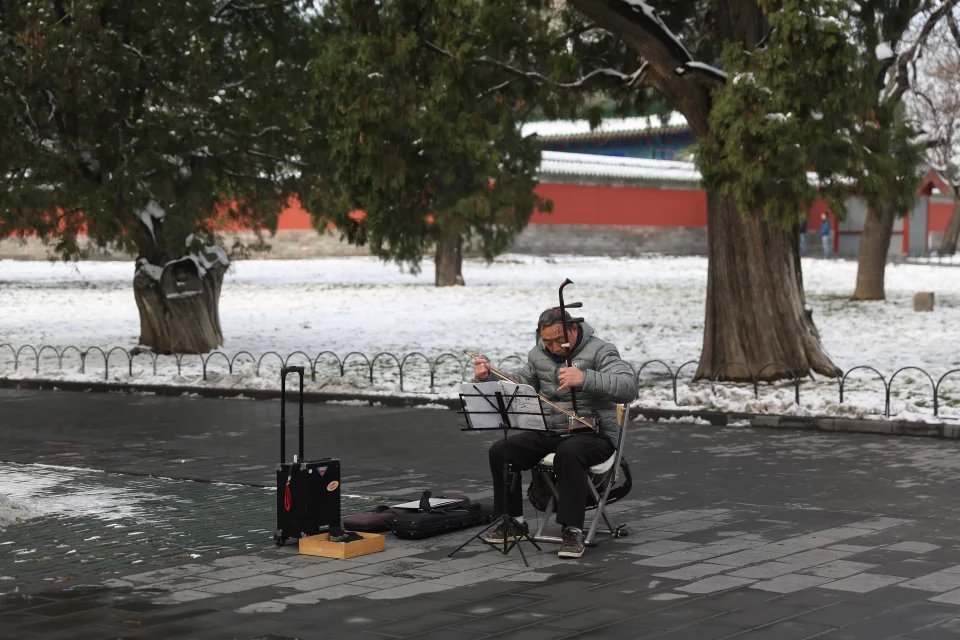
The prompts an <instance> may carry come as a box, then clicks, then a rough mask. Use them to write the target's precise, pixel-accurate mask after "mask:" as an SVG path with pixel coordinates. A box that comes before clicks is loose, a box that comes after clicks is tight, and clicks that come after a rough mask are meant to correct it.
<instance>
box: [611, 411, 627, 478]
mask: <svg viewBox="0 0 960 640" xmlns="http://www.w3.org/2000/svg"><path fill="white" fill-rule="evenodd" d="M628 413H629V412H628V411H627V405H625V404H623V403H620V404H618V405H617V426H618V427H620V433H619V434H618V435H617V457H616V458H614V460H613V475H612V476H611V477H610V481H609V483H610V484H611V485H613V484H615V483H616V482H617V480H618V479H619V478H620V461H621V460H622V459H623V447H624V445H625V444H626V442H627V414H628Z"/></svg>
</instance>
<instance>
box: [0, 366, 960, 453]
mask: <svg viewBox="0 0 960 640" xmlns="http://www.w3.org/2000/svg"><path fill="white" fill-rule="evenodd" d="M0 388H6V389H39V390H62V391H96V392H99V393H153V394H156V395H161V396H182V395H185V394H186V395H196V396H199V397H204V398H239V397H243V398H249V399H253V400H275V399H279V398H280V391H279V389H232V388H221V387H190V386H172V385H151V384H128V383H115V382H76V381H68V380H43V379H22V380H21V379H11V378H0ZM303 399H304V402H345V401H351V402H367V403H368V404H370V405H371V406H375V405H378V404H379V405H382V406H386V407H418V406H424V405H443V406H445V407H448V408H450V409H459V408H460V401H459V400H456V399H453V398H431V397H425V396H416V395H409V396H389V395H383V396H379V395H364V394H360V393H356V394H351V393H323V392H317V391H307V392H304V394H303ZM637 416H642V417H644V418H646V419H647V420H650V421H653V422H658V421H660V420H671V419H677V418H698V419H701V420H706V421H707V422H709V423H710V424H711V425H713V426H717V427H725V426H728V425H732V424H734V423H742V422H746V423H747V424H748V425H749V426H751V427H763V428H773V429H803V430H812V431H834V432H840V433H874V434H883V435H898V436H914V437H927V438H960V425H956V424H947V423H944V422H911V421H908V420H865V419H860V418H839V417H835V416H792V415H770V414H761V413H741V412H724V411H714V410H709V409H651V408H644V407H631V409H630V417H637Z"/></svg>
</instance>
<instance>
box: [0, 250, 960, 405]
mask: <svg viewBox="0 0 960 640" xmlns="http://www.w3.org/2000/svg"><path fill="white" fill-rule="evenodd" d="M803 270H804V274H803V276H804V282H805V286H806V291H807V298H808V304H809V305H810V306H811V307H812V309H813V316H814V319H815V321H816V323H817V326H818V328H819V330H820V332H821V334H822V337H823V342H824V345H825V346H826V349H827V350H828V351H829V353H830V354H831V355H832V356H833V358H834V361H835V362H836V363H837V364H838V365H839V366H840V367H842V368H843V369H845V370H848V369H850V368H852V367H854V366H857V365H870V366H872V367H875V368H876V369H878V370H879V371H881V372H882V373H883V374H884V375H885V376H886V377H887V378H888V379H889V377H890V375H891V374H892V373H893V372H894V371H896V370H897V369H899V368H901V367H905V366H918V367H922V368H924V369H926V370H927V371H928V372H929V373H930V375H931V376H933V381H934V382H936V381H937V380H938V379H939V378H940V376H942V375H943V374H944V373H946V372H947V371H949V370H951V369H954V368H958V367H960V353H958V351H960V344H958V343H960V340H958V338H960V328H958V327H960V323H958V320H960V312H958V307H960V277H958V276H960V270H957V269H954V268H950V267H941V266H935V265H918V264H899V265H890V266H888V268H887V295H888V299H887V301H885V302H877V303H852V302H850V301H849V300H848V299H847V298H848V296H849V294H850V292H851V291H852V288H853V283H854V279H855V275H856V264H855V263H853V262H848V261H840V260H836V261H823V260H814V259H804V261H803ZM706 273H707V262H706V259H704V258H699V257H661V256H657V257H648V258H623V259H617V258H582V257H572V256H555V257H552V258H537V257H530V256H520V255H506V256H502V257H501V258H499V259H498V260H496V261H495V262H494V263H493V264H490V265H487V264H485V263H483V262H479V261H468V262H467V263H466V264H465V265H464V277H465V279H466V282H467V286H466V287H455V288H443V289H437V288H435V287H434V286H433V284H432V283H433V265H432V263H430V262H429V261H427V262H425V263H424V264H423V272H422V273H420V274H419V275H413V274H410V273H404V272H401V271H400V270H399V269H398V268H397V267H396V266H394V265H390V264H383V263H381V262H379V261H377V260H376V259H373V258H330V259H321V260H300V261H279V260H276V261H270V260H256V261H238V262H235V263H234V264H233V266H232V267H231V269H230V271H229V272H228V274H227V276H226V279H225V282H224V286H223V292H222V296H221V304H220V317H221V321H222V325H223V331H224V335H225V338H226V344H225V345H224V346H223V348H222V351H223V352H224V353H226V354H227V355H228V356H233V355H234V354H237V353H239V352H241V351H247V352H250V353H252V354H254V356H256V357H257V358H259V357H260V355H261V354H264V353H267V352H270V351H274V352H278V353H280V354H283V356H286V355H287V354H290V353H293V352H295V351H303V352H305V353H306V354H309V357H310V359H314V358H317V355H318V354H320V353H321V352H323V351H332V352H335V353H336V354H338V356H339V358H340V359H343V357H344V356H346V355H347V354H348V353H350V352H360V353H361V354H364V355H365V356H366V357H367V358H369V359H372V358H373V356H374V355H376V354H378V353H381V352H389V353H392V354H395V355H396V356H397V357H398V358H401V359H402V358H403V357H404V355H405V354H409V353H413V352H420V353H423V354H426V355H427V356H428V357H429V358H431V359H435V358H437V357H438V356H440V355H441V354H444V353H451V354H455V355H456V356H457V357H458V358H460V359H461V360H460V361H461V362H463V356H462V353H463V351H464V350H470V351H482V352H483V353H485V354H488V355H489V356H490V357H491V359H492V360H493V361H494V362H497V361H499V360H501V359H503V358H507V357H508V356H511V355H514V354H525V353H526V352H527V350H528V349H529V348H530V346H531V345H532V344H533V335H534V328H535V323H536V318H537V315H538V314H539V312H540V311H541V310H542V309H544V308H546V307H549V306H554V305H556V304H557V289H558V287H559V285H560V283H561V282H562V281H563V279H564V278H570V279H571V280H573V281H574V284H573V285H571V286H569V287H567V289H566V290H565V296H566V299H567V301H568V302H572V301H582V302H583V305H584V306H583V309H582V314H583V316H584V317H585V318H586V319H587V321H588V322H590V323H591V324H593V325H594V327H595V328H596V330H597V333H598V335H600V336H601V337H603V338H606V339H608V340H610V341H612V342H613V343H615V344H617V345H618V346H619V347H620V350H621V353H622V355H623V356H624V358H625V359H626V360H627V361H629V362H630V363H631V364H633V365H634V366H635V367H639V365H641V364H642V363H644V362H646V361H649V360H654V359H657V360H663V361H664V362H666V363H668V364H669V365H670V367H671V368H672V369H673V370H674V371H675V370H676V368H677V367H678V366H679V365H681V364H682V363H684V362H687V361H689V360H695V359H697V357H698V355H699V352H700V346H701V340H702V330H703V319H704V311H703V307H704V295H705V283H706ZM132 277H133V264H132V262H131V263H125V262H82V263H78V264H63V263H47V262H16V261H9V260H6V261H0V344H3V343H9V344H11V345H13V347H14V349H18V348H20V347H21V346H22V345H25V344H30V345H34V346H35V347H36V348H39V347H40V345H52V346H54V347H56V348H58V349H59V350H61V352H62V350H63V349H64V348H65V347H67V346H68V345H75V346H77V347H80V348H85V347H91V346H97V347H100V348H101V349H103V350H104V351H108V350H109V349H110V348H113V347H116V346H120V347H124V348H126V349H130V348H132V347H134V346H136V344H137V336H138V333H139V319H138V315H137V308H136V305H135V303H134V299H133V293H132V289H131V280H132ZM917 291H933V292H935V294H936V309H935V311H934V312H932V313H916V312H914V311H913V306H912V297H913V294H914V293H915V292H917ZM290 362H291V364H294V363H297V364H302V363H305V362H306V358H303V357H302V356H294V357H293V358H292V359H291V360H290ZM419 362H421V360H420V359H419V358H418V357H412V358H410V360H408V362H407V364H406V366H405V368H404V378H405V380H404V389H405V390H406V391H408V392H412V391H419V392H424V391H428V389H429V373H428V372H427V369H426V367H425V366H422V365H419V364H418V363H419ZM511 362H516V360H512V361H508V362H506V363H505V365H504V366H505V368H510V367H511V366H512V365H511ZM181 365H182V372H181V374H180V375H178V374H177V366H176V362H175V361H174V359H173V358H172V357H161V358H159V361H158V365H157V367H158V368H157V375H154V374H153V365H152V362H151V360H150V359H149V357H148V356H138V357H137V358H135V359H134V362H133V376H132V381H135V382H141V383H149V384H184V385H201V384H208V385H211V386H217V387H234V388H275V387H277V386H278V380H277V370H278V359H276V358H275V357H273V356H268V357H266V358H264V359H263V361H262V363H261V368H260V375H259V376H257V375H255V368H256V367H255V363H253V362H251V361H250V360H249V358H247V357H246V356H241V357H240V358H238V360H237V362H236V364H235V371H234V373H233V374H228V373H227V367H226V364H225V359H224V358H220V357H215V358H213V359H211V360H210V362H209V376H208V378H209V379H208V381H207V382H206V383H205V382H204V381H203V380H202V375H201V365H200V361H199V359H198V358H197V357H195V356H187V357H185V358H184V359H183V361H182V363H181ZM35 368H36V366H35V359H34V357H33V353H32V351H30V350H29V349H26V350H23V351H21V353H20V363H19V367H18V369H17V371H14V370H13V355H12V350H11V349H10V348H7V347H0V376H6V377H10V378H29V377H40V378H46V379H65V380H66V379H69V380H103V379H104V367H103V362H102V358H100V357H99V356H97V355H95V354H91V355H90V356H88V359H87V364H86V372H85V373H80V372H79V368H80V359H79V356H78V354H77V352H76V351H72V350H71V351H69V352H67V353H66V354H64V356H63V366H62V370H61V369H59V368H58V364H57V357H56V355H55V354H54V353H53V352H52V350H46V351H45V352H44V354H43V356H42V357H41V361H40V363H39V369H40V371H39V374H37V373H35ZM317 369H318V379H317V381H316V382H315V383H311V384H310V385H309V388H311V389H315V390H319V389H323V390H325V391H338V392H342V391H350V390H356V391H361V392H363V393H393V392H396V391H397V386H398V380H397V375H396V372H397V367H396V364H394V362H393V360H392V359H390V358H389V357H381V358H380V359H379V360H377V366H376V367H375V375H374V382H373V383H371V382H370V381H369V380H367V379H366V377H367V376H366V372H365V365H364V364H363V359H362V358H360V357H359V356H352V357H351V359H350V361H349V362H348V364H347V366H346V367H345V369H346V375H345V376H343V377H341V376H340V372H339V369H338V368H337V367H336V363H335V361H334V360H333V358H331V357H329V356H323V357H321V358H320V359H319V360H318V362H317ZM693 369H694V367H693V366H692V365H691V366H688V367H685V368H684V369H683V371H682V373H681V375H680V376H679V383H680V384H679V388H678V400H679V403H680V404H681V405H683V406H684V407H689V406H703V407H718V408H726V409H739V410H746V411H758V412H776V413H781V412H789V413H795V414H833V415H851V416H857V415H865V414H872V415H876V414H882V412H883V407H884V393H883V390H884V387H883V383H882V382H881V381H880V380H879V379H876V378H871V375H873V374H872V373H871V372H869V371H859V372H856V373H854V374H852V376H851V380H849V381H848V384H849V385H850V386H849V388H848V391H847V392H846V393H845V402H844V404H842V405H840V404H839V402H838V385H837V383H836V381H820V382H811V381H809V379H808V380H806V381H804V382H803V383H802V385H801V403H800V406H796V405H795V404H794V403H793V388H792V386H789V385H782V386H781V385H773V386H769V387H768V386H766V385H761V387H760V400H759V401H757V400H754V398H753V395H754V394H753V389H752V388H750V386H749V385H738V386H729V387H727V386H723V385H718V386H717V388H716V389H715V390H712V389H711V386H710V384H709V383H702V382H701V383H694V384H689V380H690V376H691V375H692V373H693ZM459 371H460V363H456V362H454V360H453V358H452V357H447V358H446V359H445V360H444V364H442V365H440V366H438V368H437V371H436V393H437V394H438V395H442V396H448V397H449V396H453V395H454V393H455V391H454V382H455V381H456V380H457V379H459ZM661 372H662V368H657V367H650V368H648V369H646V370H645V371H644V372H643V375H642V376H641V396H640V400H639V402H640V403H641V404H644V405H647V406H658V407H664V408H673V407H675V405H674V403H673V394H672V391H671V384H670V379H669V378H668V377H665V376H663V375H662V374H661ZM109 373H110V376H109V377H110V379H111V380H117V381H129V380H130V379H131V378H130V376H129V375H128V373H127V361H126V358H125V357H124V356H123V355H122V354H120V353H115V354H114V355H113V356H112V357H111V359H110V371H109ZM941 398H942V400H941V410H940V415H941V418H945V419H948V420H951V421H954V420H960V373H958V374H954V375H952V376H950V377H949V378H947V380H946V381H944V383H943V385H942V387H941ZM892 403H893V404H892V410H891V412H892V414H894V415H896V416H897V417H901V418H910V419H933V396H932V390H931V388H930V382H929V381H928V380H927V379H926V377H925V376H923V375H922V374H919V373H918V372H915V371H905V372H903V373H901V374H900V375H899V376H898V377H897V378H896V380H895V381H894V383H893V386H892Z"/></svg>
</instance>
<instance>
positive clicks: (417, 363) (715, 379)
mask: <svg viewBox="0 0 960 640" xmlns="http://www.w3.org/2000/svg"><path fill="white" fill-rule="evenodd" d="M45 354H49V355H48V357H47V361H44V355H45ZM54 359H55V361H56V370H57V371H58V372H60V373H62V372H63V371H64V366H65V360H66V366H69V365H70V362H71V359H76V360H78V365H79V366H78V369H77V371H78V372H79V373H86V372H87V369H88V365H89V366H93V367H102V368H103V379H104V380H105V381H106V380H109V379H110V366H111V363H113V364H114V366H115V367H116V366H122V367H123V368H124V369H125V370H126V372H127V375H129V376H131V377H133V369H134V364H135V363H136V362H138V361H143V362H144V363H145V364H146V366H148V367H151V368H152V372H153V374H154V375H157V368H158V365H159V364H160V363H161V361H162V359H164V360H166V361H167V362H170V361H172V362H173V363H174V364H175V365H176V368H177V375H183V371H184V369H185V368H187V369H188V370H191V371H193V372H194V373H200V374H201V375H202V378H203V380H205V381H206V380H208V375H209V374H210V373H211V372H213V371H215V370H217V369H222V368H226V371H227V373H228V374H231V375H232V374H234V373H238V372H241V371H242V372H245V373H250V372H251V370H252V373H253V375H255V376H258V377H259V376H261V371H263V370H265V369H268V368H269V369H270V370H271V372H272V373H275V371H274V366H275V367H276V371H279V368H280V367H286V366H288V365H290V364H302V365H303V366H304V368H305V370H307V371H309V374H310V379H311V380H313V381H316V379H317V375H318V374H319V375H333V376H339V377H341V378H343V377H344V376H346V375H347V373H348V371H349V372H358V373H360V374H361V375H363V376H364V377H365V378H367V379H368V380H369V381H370V382H371V383H374V382H375V381H376V379H377V377H378V376H379V377H380V379H381V380H383V381H394V380H395V381H396V384H397V386H398V388H399V391H401V392H404V391H410V390H411V389H409V386H410V382H411V378H412V377H417V381H418V382H419V383H420V386H421V387H422V386H423V385H426V389H427V390H428V391H429V392H430V393H436V389H437V386H438V384H439V382H438V381H441V380H442V381H444V382H447V383H449V384H454V383H456V382H459V381H461V380H464V379H466V377H467V376H468V374H469V373H471V372H470V366H471V361H470V358H468V357H467V356H465V355H463V354H456V353H449V352H448V353H441V354H440V355H437V356H434V357H430V356H427V355H426V354H423V353H420V352H413V353H406V354H402V355H401V354H394V353H391V352H388V351H381V352H379V353H377V354H375V355H374V356H373V357H368V356H367V355H365V354H363V353H360V352H359V351H351V352H349V353H347V354H346V355H344V356H343V357H342V358H341V357H340V355H339V354H337V353H335V352H333V351H321V352H320V353H318V354H316V355H315V356H311V355H310V354H308V353H306V352H305V351H294V352H292V353H288V354H286V355H283V354H281V353H278V352H276V351H268V352H266V353H263V354H260V355H259V356H258V355H254V354H252V353H250V352H249V351H239V352H237V353H234V354H232V355H229V354H227V353H224V352H222V351H212V352H210V353H207V354H171V355H158V354H156V353H152V352H149V351H141V350H133V351H131V350H127V349H125V348H123V347H113V348H110V349H108V350H104V349H101V348H100V347H78V346H75V345H68V346H66V347H63V348H62V349H60V348H57V347H54V346H52V345H40V346H35V345H31V344H24V345H20V346H16V345H13V344H10V343H0V375H2V374H3V373H4V372H5V371H8V370H9V367H10V365H12V370H13V371H14V372H19V371H20V369H21V368H23V367H27V366H29V365H32V366H33V372H34V374H35V375H37V376H39V375H40V370H41V368H44V369H45V370H48V369H49V366H50V363H51V362H52V361H53V360H54ZM42 362H43V363H44V364H43V367H41V363H42ZM525 362H526V358H525V356H522V355H519V354H515V355H511V356H508V357H506V358H503V359H501V360H500V361H499V362H498V363H497V366H498V368H501V369H502V368H504V367H505V366H506V365H508V364H510V363H515V364H516V365H518V366H519V365H523V364H524V363H525ZM628 364H630V363H628ZM697 364H698V361H696V360H688V361H686V362H684V363H682V364H680V365H679V366H678V367H677V368H676V369H673V368H672V367H671V366H670V365H669V364H667V363H666V362H664V361H663V360H647V361H645V362H642V363H641V364H640V365H639V366H634V365H633V364H630V368H631V369H632V370H633V372H634V375H635V376H636V379H637V381H638V383H641V384H644V383H646V384H644V386H653V385H656V384H658V383H661V382H669V384H670V389H671V391H672V396H673V402H674V404H676V405H678V406H679V405H680V403H679V398H678V393H677V386H678V384H679V380H680V375H681V373H683V371H684V370H687V371H688V372H689V374H690V376H691V379H690V380H689V382H688V384H695V383H696V382H700V383H703V384H709V385H710V388H711V391H712V392H713V393H714V394H716V386H717V385H718V384H723V385H726V386H730V385H733V386H745V385H750V386H751V387H752V388H753V395H754V397H755V398H756V399H759V398H760V386H761V384H760V383H761V382H763V380H762V376H763V373H764V372H765V371H766V370H767V369H769V368H771V367H780V368H781V369H783V370H786V371H788V372H789V373H790V377H789V378H788V379H787V381H786V382H782V381H781V382H779V383H778V382H767V383H765V386H771V385H776V384H781V385H782V384H789V385H790V386H792V387H793V394H794V402H795V403H796V404H797V405H801V402H800V388H801V386H802V384H803V383H804V382H806V383H808V384H813V382H814V379H813V377H812V376H804V377H800V376H797V375H796V374H794V373H793V372H792V371H791V370H790V368H789V367H787V366H786V365H784V364H783V363H780V362H769V363H767V364H765V365H763V366H762V367H760V368H759V369H758V370H757V371H756V372H753V371H750V369H749V368H748V367H747V366H746V365H745V364H744V363H742V362H725V363H723V364H721V365H720V366H719V367H718V368H717V369H716V371H714V374H713V375H712V376H710V378H709V379H707V380H700V381H694V380H692V376H693V370H694V367H695V366H696V365H697ZM691 365H693V366H691ZM735 366H737V367H741V368H742V369H743V370H746V371H749V372H750V381H749V382H721V381H720V375H721V374H722V373H723V372H724V371H725V370H726V369H727V368H729V367H735ZM114 370H115V371H116V369H114ZM861 371H866V372H869V373H872V374H873V375H872V376H869V378H870V379H871V380H872V379H877V380H878V381H879V383H880V385H882V392H883V399H884V409H883V415H884V417H889V416H890V396H891V393H892V391H893V388H894V382H895V381H897V380H898V379H900V380H901V381H903V378H904V376H902V375H901V374H904V372H907V371H913V372H917V373H918V374H920V380H924V379H925V383H929V389H930V398H931V400H932V402H933V415H934V416H938V415H939V412H940V405H941V400H942V399H943V396H942V393H941V387H942V385H943V383H944V381H946V380H947V378H948V377H950V376H953V375H954V374H958V373H960V369H951V370H949V371H947V372H946V373H944V374H943V375H941V376H940V377H939V378H938V379H937V380H936V382H934V378H933V376H932V375H931V374H930V373H929V372H927V371H926V370H925V369H923V368H921V367H913V366H908V367H901V368H899V369H897V370H896V371H894V372H893V374H892V375H890V376H889V378H888V377H886V376H884V375H883V374H882V373H881V372H880V371H878V370H877V369H876V368H874V367H872V366H869V365H857V366H854V367H851V368H850V369H848V370H847V371H845V372H844V373H843V375H842V376H840V377H839V378H837V379H836V383H837V391H838V395H839V402H840V403H841V404H842V403H843V401H844V392H845V390H847V388H848V383H849V379H850V374H852V373H854V372H861ZM645 372H647V374H648V378H647V379H644V377H643V376H644V373H645ZM855 379H856V378H855ZM903 382H906V383H910V382H913V381H912V380H910V379H907V380H905V381H903ZM405 386H406V387H407V388H405Z"/></svg>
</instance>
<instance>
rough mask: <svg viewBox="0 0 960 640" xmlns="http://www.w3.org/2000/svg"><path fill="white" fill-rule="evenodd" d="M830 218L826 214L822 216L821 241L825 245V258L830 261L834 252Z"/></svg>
mask: <svg viewBox="0 0 960 640" xmlns="http://www.w3.org/2000/svg"><path fill="white" fill-rule="evenodd" d="M830 231H831V229H830V218H829V217H827V214H826V213H821V214H820V241H821V242H822V243H823V257H824V258H827V259H829V258H830V255H831V252H832V250H833V239H832V238H831V237H830Z"/></svg>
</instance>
